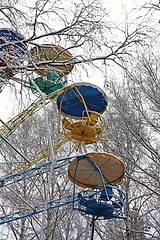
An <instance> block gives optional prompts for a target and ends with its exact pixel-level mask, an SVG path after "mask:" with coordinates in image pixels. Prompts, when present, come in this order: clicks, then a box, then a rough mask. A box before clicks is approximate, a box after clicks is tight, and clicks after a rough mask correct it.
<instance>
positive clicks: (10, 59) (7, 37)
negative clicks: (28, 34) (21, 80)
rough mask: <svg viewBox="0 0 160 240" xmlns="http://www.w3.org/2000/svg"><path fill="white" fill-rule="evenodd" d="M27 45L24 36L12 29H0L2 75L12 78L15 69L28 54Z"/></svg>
mask: <svg viewBox="0 0 160 240" xmlns="http://www.w3.org/2000/svg"><path fill="white" fill-rule="evenodd" d="M26 51H27V45H26V43H25V41H24V37H23V36H22V35H20V34H19V33H17V32H15V31H13V30H11V29H0V76H1V77H2V78H12V77H13V76H14V75H15V74H16V73H17V71H16V70H14V68H16V67H17V66H18V65H19V64H20V63H21V61H22V58H23V56H24V55H25V54H26ZM12 68H13V70H12Z"/></svg>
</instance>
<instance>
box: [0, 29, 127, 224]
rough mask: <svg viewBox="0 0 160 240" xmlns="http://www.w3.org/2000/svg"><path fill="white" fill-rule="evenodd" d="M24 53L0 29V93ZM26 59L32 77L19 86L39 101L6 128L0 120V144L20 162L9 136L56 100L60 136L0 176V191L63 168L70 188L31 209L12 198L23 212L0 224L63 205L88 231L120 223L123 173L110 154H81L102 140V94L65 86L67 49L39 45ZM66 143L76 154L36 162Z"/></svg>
mask: <svg viewBox="0 0 160 240" xmlns="http://www.w3.org/2000/svg"><path fill="white" fill-rule="evenodd" d="M26 52H27V45H26V43H25V40H24V38H23V37H22V36H21V35H19V34H17V33H16V32H14V31H12V30H10V29H0V78H1V79H2V80H3V81H1V85H0V89H1V91H2V89H3V87H4V84H5V80H7V79H8V80H9V79H11V78H12V79H13V80H14V79H15V81H17V82H18V81H19V80H18V78H16V77H14V76H15V75H16V73H17V69H18V68H19V67H20V64H21V62H22V61H23V58H24V55H25V54H26ZM29 56H30V58H29V63H28V68H29V69H30V71H33V72H35V73H36V74H37V75H38V77H36V78H33V79H32V80H31V81H29V82H25V84H24V86H25V87H27V88H30V89H31V90H32V92H33V94H38V95H39V96H40V97H41V99H38V100H37V101H35V102H33V103H32V104H31V105H30V106H29V107H28V108H27V109H25V110H24V111H22V112H21V113H19V114H18V115H17V116H16V117H14V118H13V119H11V120H9V121H8V122H7V123H5V122H3V120H2V119H1V120H0V122H1V126H0V144H3V143H4V142H5V143H6V144H9V145H10V146H11V147H12V148H13V149H14V150H16V151H17V153H18V154H20V156H21V157H22V158H24V156H23V155H22V154H21V153H20V151H19V150H17V149H16V148H15V147H14V146H13V145H12V144H11V143H10V142H9V140H8V139H9V136H10V135H11V134H12V133H13V131H14V130H15V129H16V128H17V127H19V125H20V124H22V123H23V122H24V121H25V120H26V119H27V118H29V117H30V116H32V115H33V114H34V113H35V112H37V111H39V110H40V109H42V108H45V107H46V105H47V104H49V103H50V102H51V101H52V99H53V98H56V104H57V110H58V111H59V123H58V124H59V126H58V128H59V136H60V137H59V138H58V139H57V141H55V143H54V144H53V142H52V139H49V145H48V146H46V147H44V148H43V149H41V150H40V151H39V152H37V153H36V154H35V155H34V156H32V157H31V158H28V159H26V158H24V160H25V161H24V163H22V164H20V165H19V166H18V167H15V168H12V171H10V172H8V173H7V174H5V175H3V176H2V177H1V178H0V188H1V189H3V188H5V187H8V186H10V185H12V184H16V183H17V182H21V181H22V180H24V179H32V178H34V177H35V176H39V175H42V174H46V173H47V174H49V173H50V172H53V171H54V170H56V169H58V168H61V167H62V166H66V168H67V171H66V175H67V176H68V179H69V180H70V182H71V184H72V185H73V194H72V195H69V196H64V197H63V198H57V199H56V198H55V199H53V200H52V201H48V199H46V200H45V202H44V203H43V204H41V205H35V206H32V205H30V204H28V203H27V201H25V200H24V199H23V198H22V197H21V196H17V197H19V199H20V200H21V201H23V202H24V203H25V204H26V205H27V206H28V209H25V210H24V209H22V210H18V211H12V212H11V213H9V214H7V215H5V216H0V224H5V223H8V222H11V221H15V220H18V219H21V218H25V217H28V216H32V215H35V214H39V213H41V212H44V211H48V210H50V209H53V208H56V207H60V206H64V205H66V204H72V207H73V210H76V211H79V212H80V213H81V214H82V215H83V216H89V217H90V218H91V219H92V220H91V221H92V225H93V228H94V223H95V221H96V220H107V219H111V218H117V219H124V218H125V214H124V192H123V191H122V190H120V189H119V188H118V187H117V186H116V185H117V184H118V183H119V182H121V181H122V179H123V177H124V174H125V166H124V164H123V162H122V161H121V160H120V159H118V158H117V157H116V156H114V155H112V154H110V153H102V152H91V153H88V151H87V147H88V145H91V144H94V143H96V142H99V141H101V142H102V141H107V137H106V131H105V128H106V123H105V118H104V117H103V113H104V112H105V110H106V107H107V104H108V100H107V97H106V94H105V93H104V92H103V90H102V89H100V88H99V87H98V86H96V85H94V84H91V83H86V82H78V83H74V84H72V85H68V86H67V82H66V77H65V76H66V75H68V74H69V73H70V72H71V71H72V69H73V67H74V61H73V59H74V58H73V56H72V55H71V54H70V52H69V51H68V50H67V49H64V48H62V47H60V46H56V45H54V44H44V45H41V46H36V47H34V48H32V49H31V50H30V51H29ZM19 82H20V81H19ZM44 114H45V111H44ZM46 124H47V121H46ZM67 142H72V143H73V145H74V147H75V149H80V150H81V152H82V154H81V155H76V156H71V157H67V158H62V159H58V160H56V161H55V160H54V159H53V161H51V162H46V163H42V162H41V160H43V159H44V158H45V157H47V156H48V155H49V153H53V152H54V151H55V150H57V149H59V148H60V147H61V146H62V145H64V144H66V143H67ZM8 188H9V187H8ZM83 189H85V190H83ZM86 189H87V190H86ZM14 194H15V192H14Z"/></svg>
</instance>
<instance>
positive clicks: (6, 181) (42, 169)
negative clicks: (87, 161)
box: [0, 155, 84, 188]
mask: <svg viewBox="0 0 160 240" xmlns="http://www.w3.org/2000/svg"><path fill="white" fill-rule="evenodd" d="M79 157H84V155H79V156H72V157H68V158H63V159H59V160H56V162H57V165H56V166H55V167H54V168H53V170H55V169H58V168H60V167H63V166H65V165H67V164H69V163H70V162H71V161H72V160H73V159H75V158H79ZM51 164H52V162H47V163H43V164H40V165H38V166H35V167H33V168H29V169H27V170H24V171H22V172H18V173H14V174H11V175H8V176H6V177H4V178H0V188H2V187H4V186H7V185H11V184H13V183H17V182H19V181H22V180H24V179H29V178H32V177H35V176H37V175H40V174H44V173H47V172H49V171H50V168H51Z"/></svg>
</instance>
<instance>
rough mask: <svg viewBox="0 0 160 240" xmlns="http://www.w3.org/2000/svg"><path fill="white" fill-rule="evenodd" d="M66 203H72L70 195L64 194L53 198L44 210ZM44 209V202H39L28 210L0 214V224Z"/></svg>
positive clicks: (29, 215)
mask: <svg viewBox="0 0 160 240" xmlns="http://www.w3.org/2000/svg"><path fill="white" fill-rule="evenodd" d="M77 200H78V198H77V197H76V198H75V201H77ZM67 204H73V198H72V195H69V196H65V197H63V198H59V199H55V200H52V201H50V202H48V204H47V208H46V210H47V211H49V210H52V209H54V208H57V207H62V206H64V205H67ZM44 209H45V204H40V205H37V206H35V207H34V209H30V210H26V209H25V210H21V211H17V212H11V213H10V214H7V215H5V216H0V225H2V224H5V223H9V222H13V221H16V220H19V219H21V218H26V217H31V216H33V215H35V214H39V213H42V212H43V211H44Z"/></svg>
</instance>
